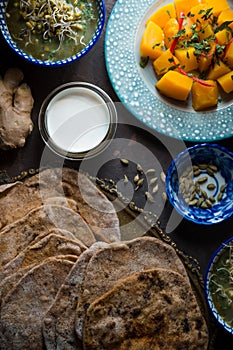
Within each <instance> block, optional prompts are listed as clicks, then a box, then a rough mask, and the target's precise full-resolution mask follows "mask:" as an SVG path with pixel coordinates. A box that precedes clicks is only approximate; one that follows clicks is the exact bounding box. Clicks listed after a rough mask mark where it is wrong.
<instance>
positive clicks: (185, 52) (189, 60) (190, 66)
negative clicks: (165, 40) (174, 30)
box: [175, 47, 198, 72]
mask: <svg viewBox="0 0 233 350" xmlns="http://www.w3.org/2000/svg"><path fill="white" fill-rule="evenodd" d="M194 53H195V48H194V47H188V48H184V49H183V48H181V49H176V50H175V56H176V58H177V59H178V60H179V62H180V65H181V67H182V68H183V69H184V70H185V72H191V71H192V70H195V69H197V68H198V61H197V58H196V56H195V54H194Z"/></svg>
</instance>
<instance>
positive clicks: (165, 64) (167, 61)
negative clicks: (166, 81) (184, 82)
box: [153, 49, 179, 75]
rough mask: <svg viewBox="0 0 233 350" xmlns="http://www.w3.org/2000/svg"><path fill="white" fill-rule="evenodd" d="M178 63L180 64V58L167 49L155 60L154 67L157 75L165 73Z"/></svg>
mask: <svg viewBox="0 0 233 350" xmlns="http://www.w3.org/2000/svg"><path fill="white" fill-rule="evenodd" d="M177 64H179V61H178V59H177V58H176V57H175V56H174V55H173V54H172V53H171V51H170V50H169V49H167V50H166V51H164V52H163V53H162V54H161V55H160V56H159V57H158V58H157V59H156V60H155V61H154V62H153V67H154V70H155V72H156V74H157V75H163V74H165V73H167V71H168V69H169V68H171V67H174V66H175V65H177Z"/></svg>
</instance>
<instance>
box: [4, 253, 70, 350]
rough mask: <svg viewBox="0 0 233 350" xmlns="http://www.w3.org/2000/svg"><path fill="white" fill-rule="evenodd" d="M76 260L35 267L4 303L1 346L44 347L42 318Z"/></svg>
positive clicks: (55, 261)
mask: <svg viewBox="0 0 233 350" xmlns="http://www.w3.org/2000/svg"><path fill="white" fill-rule="evenodd" d="M72 266H73V263H71V262H70V261H67V260H65V259H57V258H50V259H48V260H46V261H45V262H43V263H42V264H40V265H38V266H37V267H35V268H33V269H31V270H30V271H29V272H28V273H26V275H25V276H24V277H23V278H22V279H21V280H20V281H19V283H18V284H17V285H16V287H15V288H14V289H13V290H12V292H11V293H10V294H8V296H7V298H6V299H5V300H4V303H2V305H1V318H0V337H1V349H2V350H5V349H6V350H9V349H14V350H17V349H20V350H22V349H31V350H33V349H35V350H40V349H44V344H43V336H42V320H43V317H44V315H45V313H46V312H47V310H48V308H49V307H50V305H51V303H52V302H53V300H54V299H55V297H56V294H57V292H58V290H59V288H60V286H61V285H62V283H63V282H64V280H65V278H66V276H67V274H68V273H69V271H70V269H71V268H72Z"/></svg>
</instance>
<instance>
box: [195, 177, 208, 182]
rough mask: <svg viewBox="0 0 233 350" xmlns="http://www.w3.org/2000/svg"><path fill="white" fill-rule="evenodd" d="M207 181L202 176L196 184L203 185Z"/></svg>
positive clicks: (206, 178)
mask: <svg viewBox="0 0 233 350" xmlns="http://www.w3.org/2000/svg"><path fill="white" fill-rule="evenodd" d="M207 180H208V177H207V176H202V177H200V178H199V179H198V180H197V182H198V183H199V184H203V183H204V182H206V181H207Z"/></svg>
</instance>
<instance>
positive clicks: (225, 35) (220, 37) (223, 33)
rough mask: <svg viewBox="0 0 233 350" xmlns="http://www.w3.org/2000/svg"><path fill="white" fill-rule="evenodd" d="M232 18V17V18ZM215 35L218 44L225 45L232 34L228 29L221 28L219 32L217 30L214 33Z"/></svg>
mask: <svg viewBox="0 0 233 350" xmlns="http://www.w3.org/2000/svg"><path fill="white" fill-rule="evenodd" d="M232 20H233V19H232ZM215 37H216V39H217V43H218V44H219V45H220V46H225V45H227V44H228V43H229V41H230V40H231V38H232V34H231V32H230V31H229V30H227V29H223V30H220V31H219V32H217V33H216V34H215Z"/></svg>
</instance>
